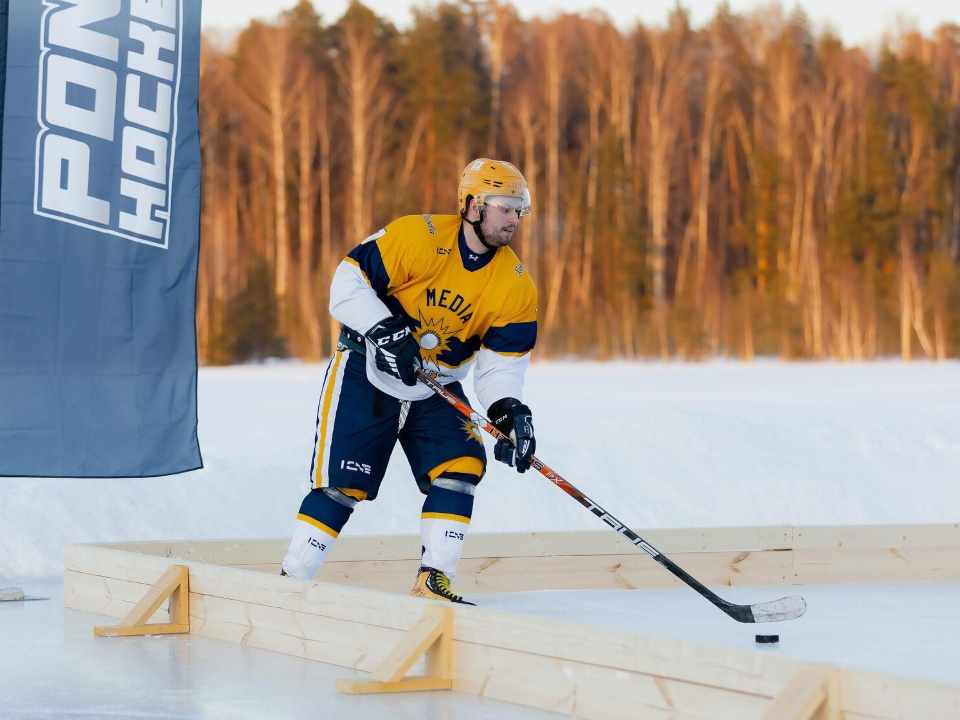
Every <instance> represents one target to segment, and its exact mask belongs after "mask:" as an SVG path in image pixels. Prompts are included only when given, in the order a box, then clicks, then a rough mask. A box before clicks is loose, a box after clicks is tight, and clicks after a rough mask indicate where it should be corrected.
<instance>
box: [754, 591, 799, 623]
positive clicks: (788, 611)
mask: <svg viewBox="0 0 960 720" xmlns="http://www.w3.org/2000/svg"><path fill="white" fill-rule="evenodd" d="M806 611H807V601H806V600H804V599H803V598H802V597H800V596H799V595H791V596H790V597H785V598H780V599H779V600H771V601H770V602H764V603H757V604H756V605H751V606H750V613H751V614H752V615H753V622H755V623H767V622H781V621H783V620H796V619H797V618H798V617H800V616H801V615H803V614H804V613H805V612H806Z"/></svg>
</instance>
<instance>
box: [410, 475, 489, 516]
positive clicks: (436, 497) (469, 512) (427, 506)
mask: <svg viewBox="0 0 960 720" xmlns="http://www.w3.org/2000/svg"><path fill="white" fill-rule="evenodd" d="M479 482H480V478H479V477H478V476H477V475H471V474H468V473H455V472H446V473H444V474H443V475H441V476H440V477H438V478H436V479H435V480H434V481H433V483H432V484H431V486H430V492H429V493H428V494H427V499H426V500H425V501H424V503H423V512H422V514H421V517H422V518H423V519H447V520H454V521H456V522H463V523H469V522H470V518H471V517H472V516H473V496H474V493H475V492H476V489H477V484H478V483H479Z"/></svg>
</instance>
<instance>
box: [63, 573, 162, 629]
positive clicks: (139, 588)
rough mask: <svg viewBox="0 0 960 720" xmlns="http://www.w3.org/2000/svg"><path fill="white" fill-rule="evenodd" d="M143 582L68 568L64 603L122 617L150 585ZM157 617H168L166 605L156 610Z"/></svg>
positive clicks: (76, 608)
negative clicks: (106, 576) (132, 581)
mask: <svg viewBox="0 0 960 720" xmlns="http://www.w3.org/2000/svg"><path fill="white" fill-rule="evenodd" d="M149 587H150V586H149V585H147V584H145V583H131V582H127V581H125V580H116V579H114V578H105V577H101V576H99V575H89V574H87V573H81V572H76V571H72V570H67V571H66V572H64V574H63V604H64V607H67V608H72V609H74V610H85V611H86V612H92V613H96V614H97V615H107V616H109V617H115V618H122V617H123V616H124V615H126V614H127V613H128V612H130V609H131V608H132V607H133V606H134V605H136V603H137V600H139V599H140V598H141V597H143V594H144V593H145V592H146V591H147V590H148V589H149ZM157 619H158V621H169V616H168V615H167V613H166V612H165V608H163V607H161V608H160V610H159V611H158V612H157Z"/></svg>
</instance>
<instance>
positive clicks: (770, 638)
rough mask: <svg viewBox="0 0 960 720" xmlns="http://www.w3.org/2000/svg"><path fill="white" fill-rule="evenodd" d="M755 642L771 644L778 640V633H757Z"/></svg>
mask: <svg viewBox="0 0 960 720" xmlns="http://www.w3.org/2000/svg"><path fill="white" fill-rule="evenodd" d="M756 641H757V644H759V645H773V644H775V643H778V642H780V636H779V635H757V636H756Z"/></svg>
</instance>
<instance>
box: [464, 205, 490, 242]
mask: <svg viewBox="0 0 960 720" xmlns="http://www.w3.org/2000/svg"><path fill="white" fill-rule="evenodd" d="M477 212H479V213H480V219H479V220H467V214H466V213H465V212H463V211H461V212H460V217H461V218H463V221H464V222H465V223H467V224H468V225H470V227H472V228H473V231H474V232H475V233H476V234H477V240H479V241H480V244H481V245H483V246H484V247H485V248H486V249H487V250H496V249H497V248H496V246H495V245H491V244H490V243H488V242H487V238H485V237H484V235H483V230H481V229H480V226H481V225H483V210H477Z"/></svg>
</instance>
